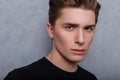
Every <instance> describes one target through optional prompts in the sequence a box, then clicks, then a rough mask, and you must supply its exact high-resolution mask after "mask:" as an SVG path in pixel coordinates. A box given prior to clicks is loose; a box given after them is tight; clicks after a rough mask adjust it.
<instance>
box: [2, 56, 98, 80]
mask: <svg viewBox="0 0 120 80" xmlns="http://www.w3.org/2000/svg"><path fill="white" fill-rule="evenodd" d="M4 80H97V79H96V77H95V76H94V75H93V74H92V73H90V72H88V71H86V70H84V69H83V68H81V67H79V66H78V69H77V71H76V72H66V71H64V70H61V69H60V68H58V67H56V66H55V65H54V64H52V63H51V62H50V61H48V60H47V59H46V58H45V57H44V58H42V59H40V60H39V61H36V62H34V63H32V64H30V65H28V66H25V67H22V68H19V69H15V70H13V71H11V72H10V73H9V74H8V75H7V76H6V77H5V79H4Z"/></svg>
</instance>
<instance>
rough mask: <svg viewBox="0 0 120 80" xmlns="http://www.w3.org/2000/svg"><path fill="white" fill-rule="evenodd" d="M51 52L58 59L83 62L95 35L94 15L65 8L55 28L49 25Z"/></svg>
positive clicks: (82, 10) (81, 10)
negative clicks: (51, 41) (57, 56)
mask: <svg viewBox="0 0 120 80" xmlns="http://www.w3.org/2000/svg"><path fill="white" fill-rule="evenodd" d="M49 30H50V32H48V33H49V35H50V37H51V38H52V39H53V52H54V54H57V55H59V58H61V59H64V60H67V61H70V62H79V61H81V60H83V58H84V57H85V55H86V53H87V52H88V48H89V46H90V43H91V42H92V39H93V37H94V33H95V14H94V12H93V11H91V10H84V9H81V8H65V9H62V10H61V15H60V17H59V18H58V19H57V20H56V22H55V26H54V27H52V25H49Z"/></svg>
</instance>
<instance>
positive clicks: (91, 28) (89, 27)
mask: <svg viewBox="0 0 120 80" xmlns="http://www.w3.org/2000/svg"><path fill="white" fill-rule="evenodd" d="M94 28H95V27H91V26H88V27H85V28H84V29H85V30H86V31H89V32H90V31H93V30H94Z"/></svg>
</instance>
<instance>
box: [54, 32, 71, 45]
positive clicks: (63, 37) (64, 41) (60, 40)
mask: <svg viewBox="0 0 120 80" xmlns="http://www.w3.org/2000/svg"><path fill="white" fill-rule="evenodd" d="M55 40H56V42H57V44H59V45H60V46H62V47H69V45H70V43H71V37H70V35H69V34H67V33H65V32H57V33H56V35H55Z"/></svg>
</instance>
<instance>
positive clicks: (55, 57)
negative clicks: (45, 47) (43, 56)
mask: <svg viewBox="0 0 120 80" xmlns="http://www.w3.org/2000/svg"><path fill="white" fill-rule="evenodd" d="M47 59H48V60H49V61H50V62H52V63H53V64H54V65H55V66H57V67H58V68H60V69H62V70H64V71H67V72H75V71H76V70H77V63H73V62H70V61H68V60H66V59H64V57H63V56H61V55H60V54H59V53H56V52H54V51H51V52H50V53H49V55H48V56H47Z"/></svg>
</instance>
